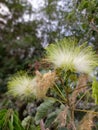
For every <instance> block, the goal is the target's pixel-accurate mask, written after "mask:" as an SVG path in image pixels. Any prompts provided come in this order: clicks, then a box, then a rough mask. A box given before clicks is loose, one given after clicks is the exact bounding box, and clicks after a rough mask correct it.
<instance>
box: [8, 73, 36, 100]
mask: <svg viewBox="0 0 98 130" xmlns="http://www.w3.org/2000/svg"><path fill="white" fill-rule="evenodd" d="M34 86H36V82H34V81H33V80H32V78H31V77H30V76H28V75H27V74H26V73H18V74H16V75H15V76H13V77H12V78H11V79H10V80H9V81H8V93H9V94H11V95H13V96H14V97H22V98H29V97H31V96H32V97H33V96H34V91H35V88H34Z"/></svg>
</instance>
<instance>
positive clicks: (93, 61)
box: [46, 39, 98, 74]
mask: <svg viewBox="0 0 98 130" xmlns="http://www.w3.org/2000/svg"><path fill="white" fill-rule="evenodd" d="M46 55H47V56H46V59H47V61H49V62H51V63H52V64H53V65H54V66H55V68H61V69H64V70H66V71H68V70H70V71H72V72H79V73H85V74H89V73H91V72H92V71H93V70H94V68H95V67H96V66H98V57H97V55H96V54H95V52H94V51H93V49H92V47H91V46H86V45H85V44H83V45H80V46H78V45H77V44H76V41H75V40H69V39H63V40H62V41H60V42H57V43H55V44H50V45H49V46H48V47H47V48H46Z"/></svg>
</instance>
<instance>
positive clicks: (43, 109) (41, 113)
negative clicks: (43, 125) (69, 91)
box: [35, 99, 55, 123]
mask: <svg viewBox="0 0 98 130" xmlns="http://www.w3.org/2000/svg"><path fill="white" fill-rule="evenodd" d="M54 103H55V100H52V99H51V100H50V99H48V100H45V101H44V102H43V103H42V104H41V105H40V106H39V107H38V109H37V113H36V116H35V121H36V123H39V122H40V120H41V119H43V118H44V117H45V116H46V115H47V113H48V111H49V110H50V109H51V106H53V104H54Z"/></svg>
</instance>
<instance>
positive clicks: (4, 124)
mask: <svg viewBox="0 0 98 130" xmlns="http://www.w3.org/2000/svg"><path fill="white" fill-rule="evenodd" d="M17 129H18V130H24V129H23V127H22V125H21V122H20V119H19V117H18V113H17V112H14V111H13V110H12V109H9V110H5V109H3V110H0V130H17Z"/></svg>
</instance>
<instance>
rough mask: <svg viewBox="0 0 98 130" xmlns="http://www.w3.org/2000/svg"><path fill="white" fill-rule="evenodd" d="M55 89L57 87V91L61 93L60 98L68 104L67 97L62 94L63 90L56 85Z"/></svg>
mask: <svg viewBox="0 0 98 130" xmlns="http://www.w3.org/2000/svg"><path fill="white" fill-rule="evenodd" d="M55 87H56V89H57V90H58V92H59V96H60V97H61V98H62V99H63V100H64V101H65V102H67V100H66V98H65V96H64V95H63V93H62V92H61V90H60V89H59V88H58V86H57V85H56V84H55Z"/></svg>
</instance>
